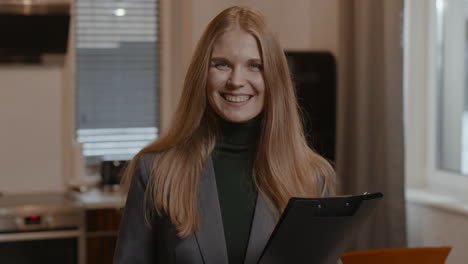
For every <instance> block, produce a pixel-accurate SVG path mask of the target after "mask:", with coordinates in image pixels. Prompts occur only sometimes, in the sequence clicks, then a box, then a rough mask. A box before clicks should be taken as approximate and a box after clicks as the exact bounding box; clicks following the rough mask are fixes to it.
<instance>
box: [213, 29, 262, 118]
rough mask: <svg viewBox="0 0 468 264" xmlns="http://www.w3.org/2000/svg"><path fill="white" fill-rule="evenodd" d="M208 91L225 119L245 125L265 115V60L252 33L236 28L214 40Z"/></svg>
mask: <svg viewBox="0 0 468 264" xmlns="http://www.w3.org/2000/svg"><path fill="white" fill-rule="evenodd" d="M207 89H208V91H207V92H208V102H209V104H210V105H211V107H212V108H213V109H214V110H215V111H216V113H217V114H218V115H219V116H221V117H222V118H223V119H224V120H227V121H231V122H237V123H240V122H245V121H248V120H250V119H252V118H254V117H256V116H257V115H258V114H260V112H262V110H263V106H264V101H265V83H264V80H263V65H262V57H261V55H260V51H259V47H258V45H257V41H256V40H255V38H254V37H253V36H252V35H251V34H249V33H247V32H245V31H243V30H240V29H236V30H231V31H228V32H226V33H225V34H223V35H222V36H221V37H220V38H218V39H217V40H216V41H215V43H214V46H213V52H212V55H211V61H210V69H209V72H208V87H207Z"/></svg>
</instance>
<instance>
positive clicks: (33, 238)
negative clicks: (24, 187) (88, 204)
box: [0, 193, 85, 264]
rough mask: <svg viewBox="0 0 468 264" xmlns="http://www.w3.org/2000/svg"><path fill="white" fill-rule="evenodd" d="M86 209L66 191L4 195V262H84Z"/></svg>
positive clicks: (0, 258)
mask: <svg viewBox="0 0 468 264" xmlns="http://www.w3.org/2000/svg"><path fill="white" fill-rule="evenodd" d="M84 226H85V209H84V208H83V207H82V206H81V205H80V204H79V203H78V202H76V201H75V200H74V199H73V198H72V197H71V196H69V195H67V194H66V193H40V194H15V195H8V194H5V195H3V196H0V263H2V264H32V263H51V264H55V263H57V264H58V263H60V264H84V261H85V244H84V243H85V232H84Z"/></svg>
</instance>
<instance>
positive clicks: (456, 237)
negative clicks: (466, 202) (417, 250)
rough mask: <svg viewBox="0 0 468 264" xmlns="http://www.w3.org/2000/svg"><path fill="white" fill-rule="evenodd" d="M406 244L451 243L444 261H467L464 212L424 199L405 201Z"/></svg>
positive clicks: (456, 263)
mask: <svg viewBox="0 0 468 264" xmlns="http://www.w3.org/2000/svg"><path fill="white" fill-rule="evenodd" d="M406 209H407V223H408V227H407V228H408V246H409V247H441V246H449V247H452V250H451V252H450V253H449V256H448V258H447V262H446V263H447V264H464V263H467V262H468V252H467V251H466V250H467V248H468V241H467V240H468V239H467V238H468V212H465V213H463V212H456V211H455V210H450V209H447V208H444V207H437V206H432V205H431V204H427V203H424V202H415V201H409V202H408V203H407V208H406Z"/></svg>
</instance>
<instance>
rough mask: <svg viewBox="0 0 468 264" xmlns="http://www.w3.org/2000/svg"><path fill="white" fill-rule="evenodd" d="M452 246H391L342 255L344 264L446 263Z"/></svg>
mask: <svg viewBox="0 0 468 264" xmlns="http://www.w3.org/2000/svg"><path fill="white" fill-rule="evenodd" d="M450 250H451V248H450V247H439V248H390V249H374V250H364V251H354V252H348V253H345V254H343V255H342V256H341V261H342V262H343V264H367V263H372V264H375V263H379V264H417V263H424V264H444V263H445V260H446V259H447V256H448V254H449V252H450Z"/></svg>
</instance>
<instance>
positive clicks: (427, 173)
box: [404, 0, 468, 197]
mask: <svg viewBox="0 0 468 264" xmlns="http://www.w3.org/2000/svg"><path fill="white" fill-rule="evenodd" d="M436 1H437V0H431V1H411V0H410V1H408V0H406V1H405V26H404V27H405V30H404V34H405V35H404V42H405V44H404V46H405V48H404V54H405V58H404V61H405V63H404V74H405V81H404V83H405V84H404V85H405V92H404V93H405V117H404V119H405V142H406V144H405V145H406V151H405V163H406V171H405V174H406V186H407V188H410V189H411V188H423V189H429V190H431V191H434V192H437V193H439V192H443V193H450V194H452V195H454V196H463V197H465V196H467V194H466V193H467V191H468V176H467V175H462V174H461V173H454V172H451V171H447V170H441V169H439V168H438V166H437V147H438V146H437V145H438V144H437V129H438V127H437V125H438V124H437V109H438V100H437V92H438V90H437V89H438V73H437V63H438V61H437V32H436V28H437V20H436V19H437V13H436V12H437V10H436V6H435V4H436ZM421 10H422V11H421ZM412 16H415V17H417V19H414V17H412ZM415 21H416V23H413V22H415ZM418 31H420V32H422V33H421V34H420V35H418V36H419V37H415V36H414V35H417V34H418ZM419 56H423V57H419ZM416 123H418V124H416Z"/></svg>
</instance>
